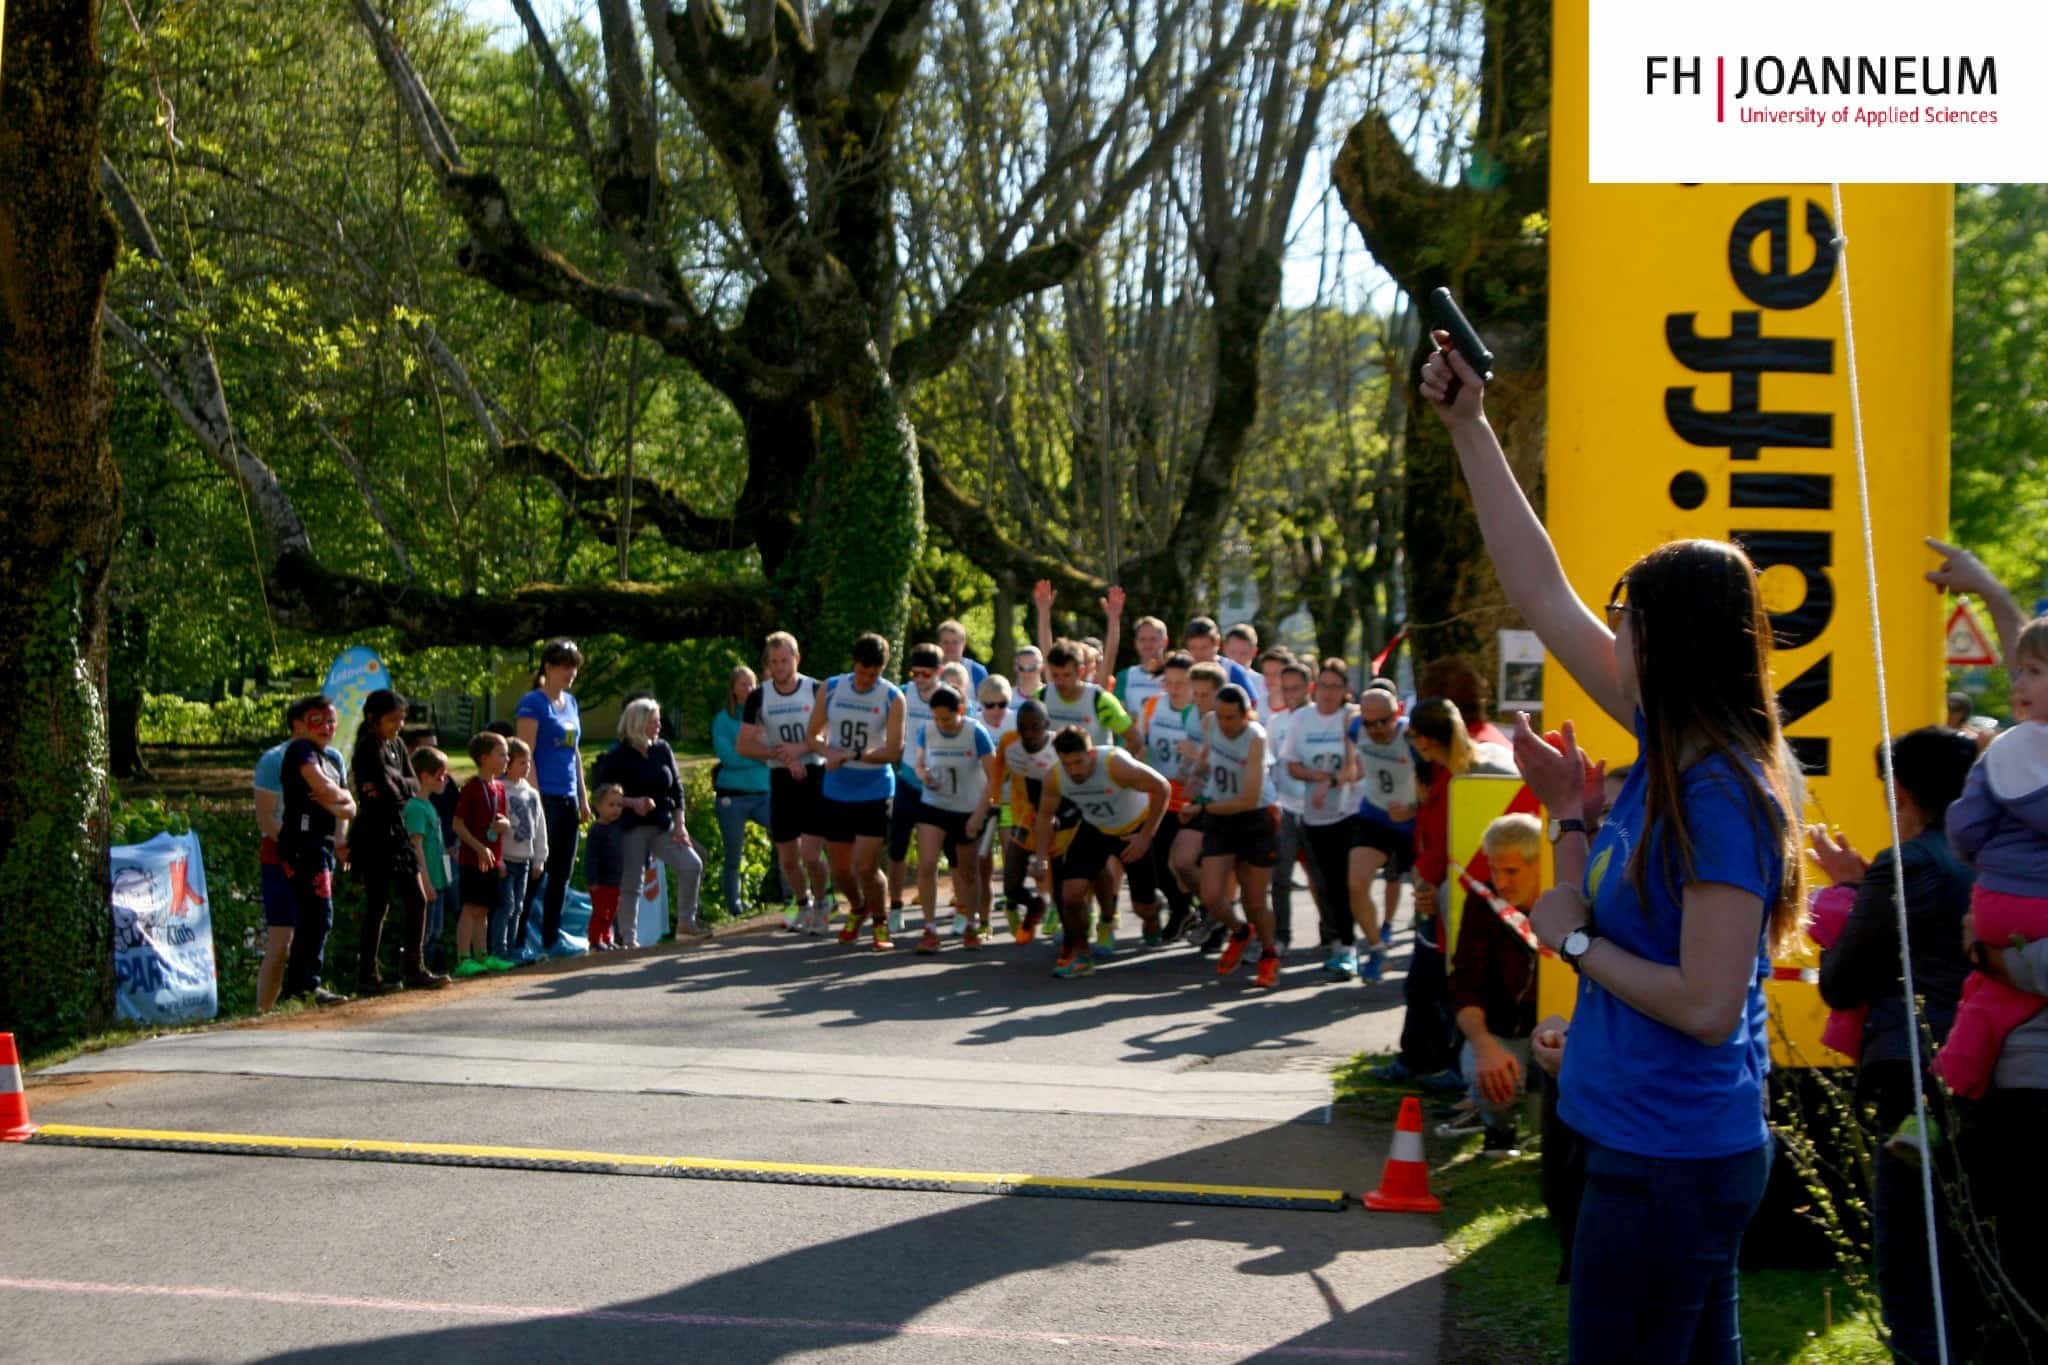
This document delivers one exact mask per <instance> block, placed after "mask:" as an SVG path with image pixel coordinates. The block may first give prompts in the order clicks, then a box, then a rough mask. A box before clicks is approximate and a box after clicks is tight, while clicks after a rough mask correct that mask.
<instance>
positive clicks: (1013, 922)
mask: <svg viewBox="0 0 2048 1365" xmlns="http://www.w3.org/2000/svg"><path fill="white" fill-rule="evenodd" d="M1003 922H1004V923H1006V924H1008V925H1009V926H1010V937H1011V938H1017V937H1018V935H1019V933H1020V932H1021V931H1022V930H1023V928H1024V916H1023V914H1022V913H1021V912H1020V911H1019V910H1018V909H1017V907H1016V906H1014V905H1006V906H1004V907H1003ZM1019 941H1020V942H1029V940H1028V939H1020V940H1019Z"/></svg>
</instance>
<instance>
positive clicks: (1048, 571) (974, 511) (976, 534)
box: [917, 437, 1109, 601]
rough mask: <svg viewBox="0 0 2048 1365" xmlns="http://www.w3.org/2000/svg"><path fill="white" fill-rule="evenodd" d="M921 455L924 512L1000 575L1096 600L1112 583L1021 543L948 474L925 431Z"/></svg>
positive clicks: (964, 549)
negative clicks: (1046, 583) (1043, 580)
mask: <svg viewBox="0 0 2048 1365" xmlns="http://www.w3.org/2000/svg"><path fill="white" fill-rule="evenodd" d="M917 458H918V464H919V465H920V467H921V468H922V469H923V471H924V510H925V515H926V517H927V518H928V519H929V520H930V522H931V524H932V525H934V526H936V527H938V528H939V529H940V530H941V531H944V532H945V533H946V536H947V538H948V539H949V540H951V541H952V542H953V544H954V545H956V546H958V547H959V548H960V549H961V551H962V552H963V553H968V554H971V555H972V557H973V559H974V562H975V563H976V564H977V565H979V566H980V567H981V568H982V570H983V571H984V572H986V573H988V574H990V575H991V576H992V577H994V578H995V579H996V581H998V582H1007V583H1031V582H1035V581H1037V580H1038V579H1041V578H1049V579H1051V580H1052V584H1053V586H1054V587H1055V588H1057V589H1059V590H1060V591H1062V592H1069V593H1077V594H1080V595H1081V596H1082V598H1083V600H1088V601H1092V600H1093V598H1092V597H1090V596H1089V594H1097V595H1099V594H1101V593H1102V592H1103V591H1104V590H1106V589H1107V588H1108V586H1109V584H1108V582H1107V581H1106V580H1104V579H1102V578H1098V577H1097V576H1096V575H1094V574H1091V573H1085V572H1083V571H1082V570H1080V569H1077V568H1075V567H1074V566H1073V565H1071V564H1069V563H1067V562H1066V561H1065V560H1063V559H1056V558H1054V557H1053V556H1051V555H1048V554H1044V553H1042V552H1040V551H1038V550H1033V549H1030V548H1028V547H1026V546H1024V545H1021V544H1019V543H1018V542H1017V541H1016V540H1015V539H1013V538H1012V537H1011V536H1010V535H1009V534H1008V533H1007V532H1005V531H1004V530H1003V528H1002V527H1001V525H1000V524H998V523H997V521H996V519H995V516H994V515H993V514H992V513H991V512H990V511H989V509H988V508H987V506H986V505H984V504H982V503H980V502H977V501H975V499H974V498H973V497H972V496H970V495H969V494H968V493H966V492H965V491H964V490H962V489H961V487H960V486H959V485H958V484H956V483H954V482H953V480H952V479H951V478H949V477H948V476H947V474H946V469H945V466H944V464H942V463H941V462H940V460H939V452H938V450H937V448H936V447H934V446H933V445H932V443H931V442H930V441H927V440H925V439H923V438H922V437H920V438H919V439H918V442H917Z"/></svg>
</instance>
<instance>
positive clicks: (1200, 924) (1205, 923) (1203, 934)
mask: <svg viewBox="0 0 2048 1365" xmlns="http://www.w3.org/2000/svg"><path fill="white" fill-rule="evenodd" d="M1215 931H1216V926H1215V925H1213V924H1211V923H1209V917H1208V916H1206V915H1201V914H1191V915H1189V916H1188V917H1187V920H1186V921H1185V922H1184V923H1182V925H1181V926H1180V932H1179V933H1178V934H1175V935H1173V937H1175V938H1178V939H1180V940H1181V941H1182V942H1183V943H1186V944H1187V945H1188V946H1189V947H1190V948H1200V947H1201V946H1202V944H1203V942H1204V941H1205V940H1206V939H1207V938H1208V937H1209V935H1210V934H1212V933H1214V932H1215ZM1204 951H1207V950H1206V949H1204Z"/></svg>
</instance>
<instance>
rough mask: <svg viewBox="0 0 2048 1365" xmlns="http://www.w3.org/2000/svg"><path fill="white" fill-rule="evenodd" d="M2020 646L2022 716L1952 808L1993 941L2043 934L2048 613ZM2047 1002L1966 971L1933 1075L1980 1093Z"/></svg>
mask: <svg viewBox="0 0 2048 1365" xmlns="http://www.w3.org/2000/svg"><path fill="white" fill-rule="evenodd" d="M2017 653H2018V655H2019V659H2018V664H2019V667H2018V668H2017V669H2016V670H2015V671H2014V674H2013V699H2014V702H2015V707H2016V709H2017V710H2018V711H2019V714H2020V715H2021V716H2022V717H2023V719H2022V720H2021V721H2020V723H2019V724H2018V725H2016V726H2015V727H2013V728H2012V729H2010V730H2008V731H2006V732H2005V733H2004V734H2002V735H2000V736H1999V737H1998V738H1997V739H1995V740H1993V741H1992V742H1991V747H1990V748H1988V749H1986V750H1985V751H1984V757H1983V758H1982V759H1980V760H1978V763H1977V766H1976V767H1975V768H1972V769H1971V770H1970V780H1969V781H1968V783H1966V784H1965V785H1964V787H1963V794H1962V796H1961V797H1959V798H1957V800H1956V803H1955V804H1954V805H1952V806H1950V807H1949V812H1948V836H1949V842H1950V843H1951V844H1953V845H1954V846H1955V850H1956V853H1957V855H1958V856H1959V857H1961V858H1962V859H1963V860H1964V861H1965V862H1967V863H1969V864H1970V865H1971V866H1972V867H1974V868H1975V869H1976V870H1977V885H1976V888H1975V890H1974V891H1973V892H1972V893H1971V897H1970V915H1971V919H1972V921H1973V922H1974V924H1975V926H1976V935H1977V941H1978V942H1980V943H1990V944H1998V945H2005V944H2008V943H2011V942H2012V941H2013V940H2014V939H2016V938H2017V939H2020V940H2027V939H2036V938H2048V617H2043V618H2042V619H2040V620H2037V621H2035V622H2033V623H2032V624H2030V625H2029V626H2028V627H2027V628H2026V630H2025V631H2024V632H2022V634H2021V635H2020V639H2019V647H2018V650H2017ZM2043 1006H2048V999H2044V998H2043V997H2041V996H2038V995H2029V994H2027V993H2026V992H2025V991H2020V990H2015V989H2014V988H2013V987H2011V986H2008V985H2006V984H2005V983H2004V982H2002V981H1996V980H1994V979H1992V978H1991V977H1988V976H1986V975H1985V974H1984V973H1982V972H1972V973H1970V977H1969V979H1968V980H1967V981H1965V982H1964V983H1963V999H1962V1004H1961V1006H1960V1007H1959V1008H1958V1009H1957V1010H1956V1022H1955V1027H1954V1028H1952V1029H1951V1030H1950V1031H1949V1035H1948V1041H1947V1042H1946V1043H1945V1044H1943V1046H1942V1049H1941V1052H1940V1054H1939V1055H1938V1056H1936V1057H1935V1059H1934V1070H1935V1074H1936V1075H1938V1076H1940V1077H1941V1078H1942V1080H1944V1081H1946V1082H1947V1083H1948V1086H1949V1088H1950V1089H1951V1090H1953V1091H1955V1092H1956V1094H1958V1095H1963V1096H1966V1097H1968V1098H1971V1099H1975V1098H1977V1097H1979V1096H1981V1095H1982V1094H1983V1093H1984V1092H1985V1091H1986V1090H1988V1089H1989V1088H1990V1086H1991V1079H1992V1073H1993V1072H1994V1071H1995V1070H1996V1069H1997V1066H1998V1054H1999V1052H2000V1050H2001V1049H2002V1048H2003V1047H2004V1046H2005V1039H2006V1035H2007V1034H2009V1033H2011V1032H2012V1031H2013V1030H2014V1029H2016V1028H2018V1027H2019V1026H2020V1025H2021V1024H2023V1023H2025V1022H2026V1021H2027V1020H2028V1019H2030V1018H2032V1017H2033V1016H2034V1015H2035V1014H2036V1013H2038V1012H2039V1011H2040V1010H2041V1009H2042V1007H2043Z"/></svg>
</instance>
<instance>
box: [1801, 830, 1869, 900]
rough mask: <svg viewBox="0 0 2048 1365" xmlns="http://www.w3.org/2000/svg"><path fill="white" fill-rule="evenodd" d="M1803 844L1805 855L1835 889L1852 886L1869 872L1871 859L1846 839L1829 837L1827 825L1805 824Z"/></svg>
mask: <svg viewBox="0 0 2048 1365" xmlns="http://www.w3.org/2000/svg"><path fill="white" fill-rule="evenodd" d="M1806 844H1807V849H1806V856H1807V857H1809V858H1811V859H1813V861H1814V864H1815V865H1816V866H1817V867H1819V868H1820V870H1821V871H1823V872H1825V873H1827V874H1828V880H1829V881H1831V882H1833V883H1834V884H1835V885H1836V886H1854V885H1856V884H1857V883H1858V882H1860V881H1862V880H1863V874H1864V873H1866V872H1868V871H1870V860H1869V859H1868V858H1865V857H1864V856H1863V855H1862V854H1861V853H1858V852H1857V851H1856V850H1855V848H1854V847H1852V846H1851V845H1850V843H1849V836H1848V835H1846V834H1842V835H1830V834H1829V833H1828V827H1827V826H1826V825H1808V826H1807V827H1806Z"/></svg>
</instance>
